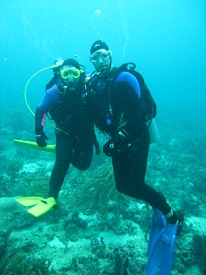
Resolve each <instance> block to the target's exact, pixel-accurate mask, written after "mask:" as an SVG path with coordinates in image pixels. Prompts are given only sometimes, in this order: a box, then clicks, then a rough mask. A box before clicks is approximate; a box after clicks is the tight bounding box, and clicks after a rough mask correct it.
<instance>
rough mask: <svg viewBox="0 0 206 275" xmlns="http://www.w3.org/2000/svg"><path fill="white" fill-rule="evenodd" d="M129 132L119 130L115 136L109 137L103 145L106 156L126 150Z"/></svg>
mask: <svg viewBox="0 0 206 275" xmlns="http://www.w3.org/2000/svg"><path fill="white" fill-rule="evenodd" d="M128 136H129V135H128V133H127V132H126V131H124V130H121V131H119V132H118V133H117V134H116V136H115V137H113V138H111V139H109V140H108V141H107V143H105V145H104V146H103V152H104V153H105V155H106V156H109V157H112V156H114V155H115V154H117V153H119V152H121V151H124V149H125V148H126V147H127V141H128Z"/></svg>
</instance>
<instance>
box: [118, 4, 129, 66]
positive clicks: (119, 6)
mask: <svg viewBox="0 0 206 275" xmlns="http://www.w3.org/2000/svg"><path fill="white" fill-rule="evenodd" d="M118 8H119V13H120V17H121V21H122V30H123V34H124V37H125V42H124V47H123V50H122V58H121V64H122V63H123V61H124V56H125V52H126V49H127V45H128V43H129V32H128V27H127V21H126V20H125V17H124V7H123V5H122V1H121V0H118Z"/></svg>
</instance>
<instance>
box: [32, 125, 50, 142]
mask: <svg viewBox="0 0 206 275" xmlns="http://www.w3.org/2000/svg"><path fill="white" fill-rule="evenodd" d="M35 134H36V143H37V144H38V145H39V147H46V146H47V143H46V140H48V137H47V136H46V135H45V133H44V131H43V126H36V127H35Z"/></svg>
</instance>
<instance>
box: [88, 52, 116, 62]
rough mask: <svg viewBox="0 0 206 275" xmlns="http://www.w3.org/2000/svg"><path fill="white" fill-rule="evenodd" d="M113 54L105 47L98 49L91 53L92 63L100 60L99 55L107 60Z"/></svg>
mask: <svg viewBox="0 0 206 275" xmlns="http://www.w3.org/2000/svg"><path fill="white" fill-rule="evenodd" d="M111 56H112V52H111V51H106V50H104V49H102V50H99V51H96V52H95V53H93V54H91V55H90V61H91V62H92V63H95V62H97V61H98V60H99V57H101V58H102V59H103V60H107V59H109V58H110V57H111Z"/></svg>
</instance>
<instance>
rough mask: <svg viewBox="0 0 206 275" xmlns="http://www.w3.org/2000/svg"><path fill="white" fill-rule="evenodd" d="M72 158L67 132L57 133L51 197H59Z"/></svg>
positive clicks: (51, 179) (50, 190)
mask: <svg viewBox="0 0 206 275" xmlns="http://www.w3.org/2000/svg"><path fill="white" fill-rule="evenodd" d="M71 160H72V143H71V141H70V140H69V138H68V136H67V135H66V134H63V133H60V132H58V133H56V161H55V165H54V168H53V170H52V173H51V177H50V189H49V197H54V198H55V199H57V197H58V194H59V191H60V189H61V187H62V184H63V182H64V178H65V176H66V173H67V170H68V168H69V165H70V163H71Z"/></svg>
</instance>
